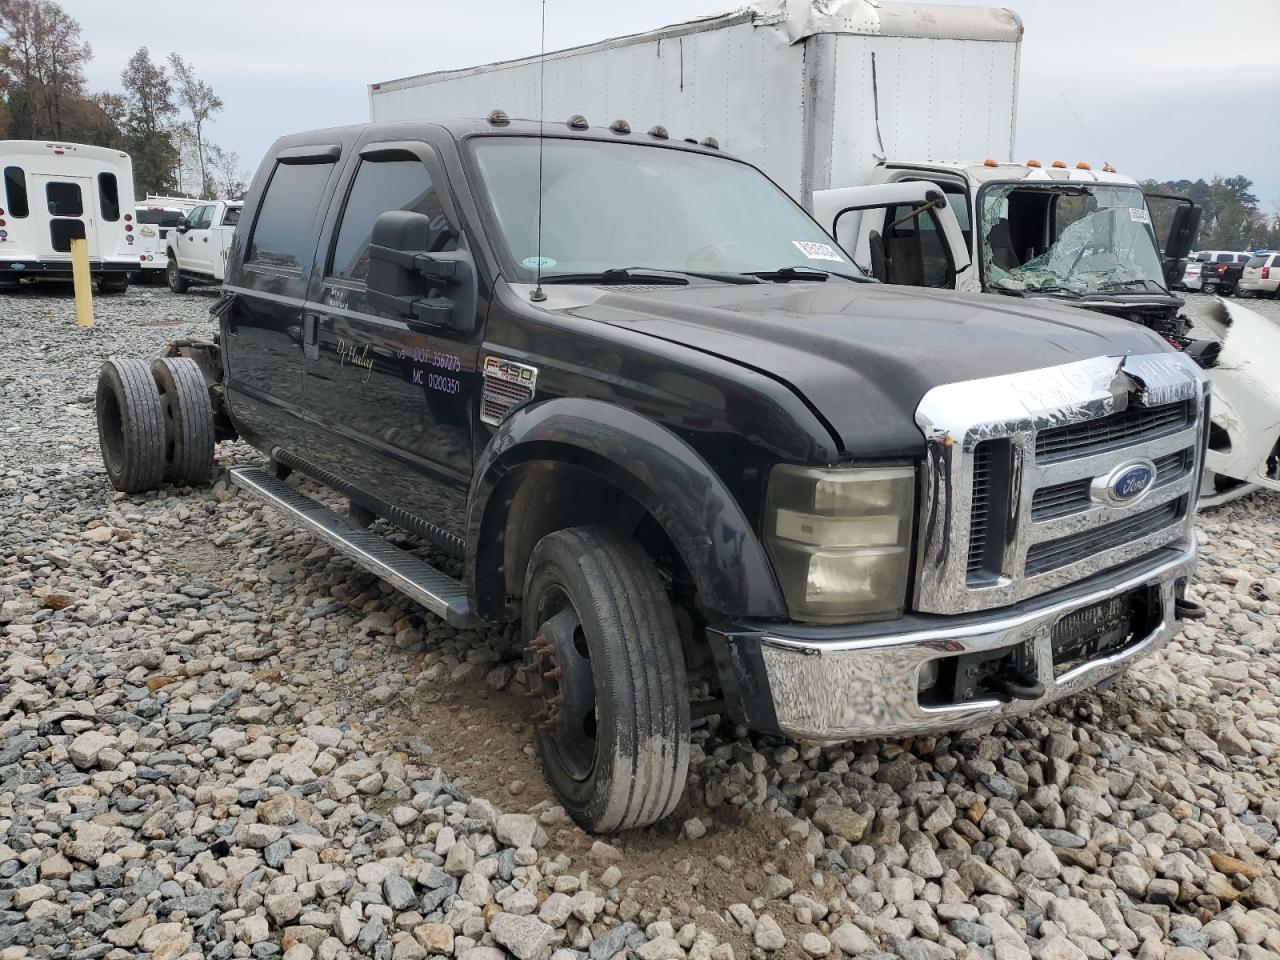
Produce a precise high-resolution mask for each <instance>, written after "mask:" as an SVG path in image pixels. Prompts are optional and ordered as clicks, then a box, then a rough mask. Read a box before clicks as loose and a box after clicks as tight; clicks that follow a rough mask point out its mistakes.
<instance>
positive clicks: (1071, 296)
mask: <svg viewBox="0 0 1280 960" xmlns="http://www.w3.org/2000/svg"><path fill="white" fill-rule="evenodd" d="M1032 293H1052V294H1053V295H1054V296H1055V297H1066V298H1067V299H1068V300H1079V299H1080V292H1079V291H1077V290H1072V289H1071V288H1070V287H1060V286H1047V287H1028V288H1027V289H1026V290H1025V291H1024V292H1023V296H1026V295H1027V294H1032Z"/></svg>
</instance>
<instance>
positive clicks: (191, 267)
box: [165, 200, 242, 293]
mask: <svg viewBox="0 0 1280 960" xmlns="http://www.w3.org/2000/svg"><path fill="white" fill-rule="evenodd" d="M241 206H242V204H241V203H240V201H239V200H235V201H230V200H211V201H209V202H208V203H201V204H199V205H198V206H196V207H195V208H193V209H192V210H191V211H190V212H189V213H188V214H187V215H186V216H185V217H184V218H183V219H182V222H181V223H179V224H178V225H177V226H176V227H174V228H173V229H172V230H170V231H169V236H168V238H167V240H166V242H165V254H166V256H167V259H168V264H167V266H166V268H165V269H166V274H165V276H166V277H167V278H168V281H169V289H170V290H172V291H173V292H174V293H185V292H186V289H187V287H188V286H190V285H191V284H193V283H196V284H203V283H221V282H222V280H223V277H224V276H226V265H227V253H228V251H229V250H230V249H231V240H232V238H233V237H234V236H235V232H236V225H237V224H238V223H239V222H240V207H241Z"/></svg>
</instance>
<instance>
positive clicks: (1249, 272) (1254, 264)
mask: <svg viewBox="0 0 1280 960" xmlns="http://www.w3.org/2000/svg"><path fill="white" fill-rule="evenodd" d="M1236 294H1237V296H1241V297H1271V298H1272V299H1273V300H1274V299H1276V298H1278V297H1280V253H1273V252H1264V253H1255V254H1254V255H1253V259H1252V260H1250V261H1249V262H1248V263H1246V264H1245V266H1244V273H1242V274H1240V282H1239V283H1238V284H1236Z"/></svg>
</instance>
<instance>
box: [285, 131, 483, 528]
mask: <svg viewBox="0 0 1280 960" xmlns="http://www.w3.org/2000/svg"><path fill="white" fill-rule="evenodd" d="M340 189H342V190H344V191H345V198H344V199H343V201H342V202H341V203H335V204H334V207H335V208H337V209H336V210H335V211H334V213H333V214H332V215H331V224H330V228H329V233H328V234H327V235H329V236H331V240H330V242H329V243H328V246H327V249H323V250H322V251H321V255H322V256H323V260H322V261H321V262H318V263H317V264H316V270H317V272H320V271H322V272H323V280H322V281H321V283H320V287H319V290H318V291H317V292H316V295H315V297H314V300H313V301H312V302H309V303H308V304H307V306H306V310H305V314H304V319H303V322H304V355H305V358H306V359H305V360H304V368H305V371H306V374H305V386H304V391H305V395H306V402H307V409H308V411H309V412H310V413H311V414H312V415H313V416H315V417H317V418H318V420H319V422H320V425H321V428H322V433H321V434H320V435H318V436H317V442H315V443H313V444H312V445H311V448H310V449H311V458H312V459H313V460H314V461H315V462H316V463H317V464H319V465H320V466H322V467H324V468H325V469H327V470H329V471H330V472H332V473H336V474H338V475H339V476H341V477H343V478H346V479H350V480H351V481H353V482H354V483H355V484H356V486H358V487H360V488H361V489H362V490H364V491H366V492H367V493H369V494H372V495H374V496H376V497H378V498H379V499H381V500H384V501H389V502H391V503H394V504H396V505H397V506H400V507H403V508H405V509H407V510H408V511H409V512H411V513H413V514H415V515H416V516H417V517H418V518H420V519H421V520H424V521H426V522H427V523H429V524H432V525H433V526H435V527H437V528H439V529H441V530H444V531H446V532H448V533H450V534H453V535H456V536H461V535H462V532H463V527H464V517H465V508H466V497H467V488H468V485H469V483H470V480H471V444H472V437H471V429H472V417H471V412H470V409H469V407H468V403H467V398H468V397H471V396H474V395H475V386H474V383H475V379H476V368H477V357H478V355H479V343H480V334H479V332H476V333H474V334H473V333H468V334H465V335H464V334H458V333H454V332H452V331H449V330H445V329H442V328H440V327H435V326H431V325H429V324H426V323H423V322H421V321H419V320H415V319H411V318H406V317H402V316H397V315H393V314H391V313H388V312H387V311H385V310H382V309H380V308H378V307H375V306H374V305H372V304H371V303H370V298H369V296H368V290H367V283H366V281H367V277H368V273H369V244H370V239H371V236H372V232H373V225H374V221H375V220H376V219H377V217H378V216H379V214H382V213H385V212H387V211H392V210H407V211H412V212H417V213H421V214H424V215H426V217H428V218H429V220H430V224H431V231H430V238H429V240H428V247H429V249H430V251H431V252H433V253H442V252H446V251H453V250H457V249H459V245H460V244H461V243H463V242H464V241H463V240H462V239H461V231H460V229H459V226H458V225H457V220H456V218H451V216H450V215H448V214H447V213H446V210H447V209H451V201H450V199H449V195H448V185H447V182H446V181H445V178H444V172H443V167H442V165H441V163H440V161H439V157H438V154H437V153H436V152H435V150H434V149H433V148H432V147H431V146H429V145H428V144H426V143H422V142H419V141H412V142H390V141H380V142H374V143H369V144H366V145H365V146H364V147H363V148H362V149H361V150H360V153H359V156H358V158H357V159H356V162H355V164H354V167H353V168H352V169H351V171H350V173H349V176H348V177H347V179H346V183H345V184H344V186H343V187H342V188H340Z"/></svg>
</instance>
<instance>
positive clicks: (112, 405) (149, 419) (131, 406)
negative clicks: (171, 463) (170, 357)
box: [96, 360, 165, 493]
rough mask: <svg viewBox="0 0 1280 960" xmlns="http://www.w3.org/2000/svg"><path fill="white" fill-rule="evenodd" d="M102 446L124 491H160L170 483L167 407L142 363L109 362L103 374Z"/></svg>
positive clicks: (99, 397)
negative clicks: (167, 475)
mask: <svg viewBox="0 0 1280 960" xmlns="http://www.w3.org/2000/svg"><path fill="white" fill-rule="evenodd" d="M96 401H97V402H96V406H97V416H98V445H99V446H100V448H101V449H102V462H103V465H104V466H105V467H106V468H107V477H108V478H109V479H110V480H111V485H112V486H113V487H115V488H116V489H117V490H119V491H121V492H122V493H142V492H143V491H145V490H154V489H156V488H157V487H159V486H160V483H161V482H162V481H163V480H164V471H165V431H164V409H163V407H162V405H161V403H160V391H159V390H158V389H156V382H155V379H154V378H153V377H152V376H151V370H150V368H149V367H148V366H147V364H146V362H145V361H142V360H108V361H107V362H106V363H104V364H103V365H102V367H101V369H100V370H99V371H98V389H97V396H96Z"/></svg>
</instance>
